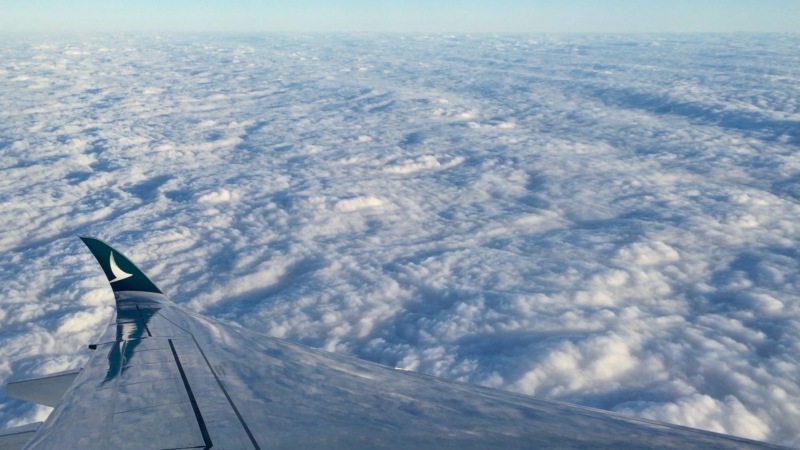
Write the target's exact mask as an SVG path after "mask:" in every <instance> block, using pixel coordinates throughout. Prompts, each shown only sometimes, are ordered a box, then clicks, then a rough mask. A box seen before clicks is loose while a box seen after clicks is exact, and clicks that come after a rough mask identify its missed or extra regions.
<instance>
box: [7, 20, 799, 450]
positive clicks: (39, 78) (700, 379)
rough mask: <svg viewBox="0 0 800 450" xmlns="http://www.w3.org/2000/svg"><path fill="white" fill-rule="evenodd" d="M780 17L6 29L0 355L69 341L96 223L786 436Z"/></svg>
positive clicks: (330, 319)
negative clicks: (563, 25)
mask: <svg viewBox="0 0 800 450" xmlns="http://www.w3.org/2000/svg"><path fill="white" fill-rule="evenodd" d="M798 44H800V42H798V37H797V36H793V35H772V36H758V35H702V36H693V35H653V36H647V35H642V36H633V37H631V36H623V37H619V36H600V35H596V36H571V37H570V36H567V37H563V36H562V37H552V36H551V37H548V36H500V37H493V36H473V37H470V36H441V35H436V36H426V35H364V36H360V35H335V36H323V35H315V36H302V35H269V36H238V37H233V36H198V37H191V36H179V37H176V36H155V35H148V36H117V37H113V38H109V37H103V38H99V37H98V38H80V39H79V38H58V39H56V38H53V39H48V38H45V37H29V38H21V37H14V38H12V37H9V36H6V37H3V38H2V41H0V46H1V47H0V48H2V49H3V52H2V53H0V80H1V81H0V117H2V120H0V155H2V173H3V176H2V177H0V210H1V211H2V216H1V217H2V219H1V220H0V267H2V270H0V273H2V274H3V275H2V283H0V302H2V303H1V304H2V309H0V381H2V382H3V383H5V381H7V380H9V379H10V378H20V377H25V376H28V375H34V374H44V373H50V372H56V371H59V370H65V369H67V368H71V367H79V366H80V365H81V364H82V363H83V362H84V361H85V360H86V353H85V346H86V344H88V343H90V342H92V339H94V337H95V335H96V334H97V333H98V332H99V330H100V329H101V327H102V325H103V324H104V323H105V321H107V320H108V318H109V317H110V315H111V312H112V308H111V303H112V297H111V293H110V290H109V289H108V288H107V286H106V285H105V281H104V279H103V277H102V276H101V273H100V272H99V271H98V268H97V267H96V266H95V264H94V262H93V260H92V258H91V255H90V254H89V253H88V252H87V251H85V249H83V248H82V246H81V243H80V242H79V241H78V239H77V238H76V236H78V235H94V236H98V237H101V238H104V239H106V240H108V241H109V242H110V243H112V245H115V246H117V247H118V248H120V249H121V250H122V251H123V252H125V253H126V254H127V256H128V257H130V259H131V260H133V261H136V262H137V263H139V265H140V266H141V267H142V268H143V269H144V270H145V271H146V272H147V273H148V274H149V275H150V276H151V278H152V279H153V280H154V281H155V282H156V284H158V285H159V287H161V288H162V290H164V291H165V292H166V293H167V294H168V295H170V296H171V298H172V299H173V300H174V301H176V302H179V303H182V304H185V305H187V306H188V307H190V308H192V309H194V310H197V311H200V312H203V313H204V314H208V315H210V316H212V317H216V318H219V319H222V320H226V321H228V322H231V323H236V324H240V325H242V326H245V327H248V328H251V329H254V330H257V331H261V332H264V333H267V334H270V335H273V336H279V337H283V338H287V339H290V340H294V341H299V342H302V343H306V344H309V345H312V346H316V347H321V348H325V349H327V350H331V351H336V352H342V353H348V354H352V355H355V356H358V357H361V358H365V359H368V360H372V361H376V362H379V363H382V364H387V365H391V366H397V367H402V368H406V369H409V370H415V371H420V372H424V373H428V374H433V375H437V376H442V377H445V378H450V379H455V380H461V381H468V382H472V383H479V384H484V385H488V386H493V387H497V388H502V389H508V390H513V391H516V392H521V393H525V394H531V395H537V396H541V397H546V398H552V399H559V400H565V401H570V402H576V403H579V404H583V405H588V406H594V407H600V408H605V409H610V410H614V411H620V412H624V413H627V414H632V415H636V416H641V417H647V418H652V419H657V420H663V421H668V422H673V423H680V424H685V425H689V426H693V427H699V428H704V429H709V430H714V431H720V432H725V433H730V434H736V435H739V436H745V437H750V438H755V439H762V440H768V441H771V442H776V443H782V444H788V445H794V446H798V445H800V426H798V423H800V409H798V407H797V402H796V399H797V398H800V386H798V384H797V382H796V380H798V379H800V356H798V355H800V294H798V293H799V292H800V289H798V288H800V255H799V254H798V250H797V244H798V242H800V225H798V224H800V203H799V202H800V188H799V187H798V186H800V184H799V183H798V182H799V181H800V157H798V154H800V153H799V152H798V149H799V148H800V134H798V133H800V132H799V131H798V130H800V103H798V101H797V99H798V98H800V79H798V75H797V73H796V72H797V71H796V70H794V67H796V63H797V56H796V49H797V46H798ZM46 414H47V410H46V409H34V408H33V407H32V406H29V405H26V404H23V403H22V402H18V401H16V400H13V399H10V398H8V397H6V396H5V395H4V394H2V393H0V423H6V424H17V423H24V422H26V421H29V420H30V419H32V418H34V417H37V416H38V417H39V418H41V417H44V416H46Z"/></svg>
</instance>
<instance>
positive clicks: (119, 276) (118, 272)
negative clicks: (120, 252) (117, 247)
mask: <svg viewBox="0 0 800 450" xmlns="http://www.w3.org/2000/svg"><path fill="white" fill-rule="evenodd" d="M110 263H111V273H113V274H114V279H113V280H111V281H110V283H116V282H117V281H120V280H124V279H125V278H130V277H132V276H133V274H130V273H128V272H125V271H124V270H122V269H120V268H119V266H118V265H117V262H116V261H114V252H111V261H110Z"/></svg>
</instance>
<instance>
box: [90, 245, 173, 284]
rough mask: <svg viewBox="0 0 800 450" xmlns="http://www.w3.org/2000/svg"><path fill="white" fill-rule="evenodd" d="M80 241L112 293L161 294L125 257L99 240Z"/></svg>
mask: <svg viewBox="0 0 800 450" xmlns="http://www.w3.org/2000/svg"><path fill="white" fill-rule="evenodd" d="M81 240H82V241H83V243H84V244H86V246H87V247H89V251H91V252H92V254H93V255H94V257H95V258H97V262H98V263H100V267H102V268H103V272H105V274H106V277H107V278H108V282H109V283H110V284H111V289H113V290H114V292H120V291H139V292H153V293H156V294H162V292H161V290H159V289H158V288H157V287H156V285H155V284H153V282H152V281H150V279H149V278H147V276H145V274H144V273H142V271H141V270H139V268H138V267H136V266H135V265H134V264H133V263H132V262H131V261H130V260H129V259H128V258H126V257H125V255H123V254H122V253H120V252H119V251H117V250H116V249H114V248H113V247H111V246H110V245H108V244H106V243H105V242H103V241H101V240H100V239H95V238H93V237H86V236H81Z"/></svg>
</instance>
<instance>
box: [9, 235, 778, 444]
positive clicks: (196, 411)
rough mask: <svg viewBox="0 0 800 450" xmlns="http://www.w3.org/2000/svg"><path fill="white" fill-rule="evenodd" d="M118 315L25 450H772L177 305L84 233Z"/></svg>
mask: <svg viewBox="0 0 800 450" xmlns="http://www.w3.org/2000/svg"><path fill="white" fill-rule="evenodd" d="M81 239H83V241H84V243H86V245H87V247H89V250H90V251H91V252H92V253H93V254H94V256H95V257H96V258H97V260H98V262H99V263H100V265H101V267H102V268H103V271H104V272H105V274H106V277H107V278H108V280H109V282H110V283H111V287H112V290H113V291H114V296H115V299H116V305H117V310H116V314H115V317H114V318H113V319H112V321H111V323H109V326H108V328H107V329H106V331H105V333H104V335H103V337H102V338H101V340H100V342H99V343H98V344H94V345H93V346H92V347H94V348H95V349H96V352H95V353H94V354H93V355H92V357H91V359H90V360H89V362H88V363H87V364H86V366H85V367H84V369H83V370H82V371H81V372H80V374H78V376H77V378H76V380H75V382H74V383H73V385H72V387H71V388H70V389H69V390H68V391H67V392H66V394H65V395H64V398H63V399H62V400H61V402H60V403H59V405H58V406H57V407H56V408H55V409H54V410H53V412H52V414H51V415H50V417H49V418H48V419H47V421H46V422H45V423H44V424H43V425H42V426H41V427H40V428H39V429H38V431H37V432H36V434H35V436H34V438H33V439H32V440H31V441H30V442H29V443H28V445H27V446H26V447H25V448H28V449H49V448H53V449H56V448H59V449H60V448H137V449H138V448H162V449H163V448H206V449H209V448H240V449H260V448H320V447H324V448H348V449H350V448H436V449H439V448H458V449H472V448H526V449H527V448H533V447H551V448H587V447H592V448H596V447H607V448H637V449H638V448H680V449H687V448H736V449H749V448H779V447H775V446H772V445H769V444H765V443H760V442H754V441H749V440H745V439H739V438H735V437H731V436H725V435H720V434H715V433H710V432H705V431H700V430H694V429H690V428H685V427H679V426H674V425H668V424H662V423H656V422H650V421H644V420H638V419H633V418H628V417H624V416H621V415H617V414H613V413H609V412H605V411H600V410H595V409H591V408H584V407H580V406H575V405H569V404H565V403H560V402H553V401H547V400H542V399H537V398H533V397H528V396H522V395H516V394H512V393H509V392H506V391H500V390H495V389H489V388H484V387H479V386H474V385H469V384H464V383H456V382H450V381H446V380H442V379H438V378H434V377H429V376H425V375H421V374H416V373H413V372H405V371H398V370H395V369H392V368H389V367H384V366H380V365H376V364H373V363H370V362H367V361H363V360H359V359H355V358H351V357H347V356H343V355H338V354H333V353H328V352H324V351H320V350H316V349H312V348H308V347H305V346H302V345H298V344H294V343H291V342H287V341H284V340H281V339H276V338H272V337H268V336H266V335H262V334H259V333H256V332H253V331H250V330H246V329H243V328H239V327H235V326H231V325H226V324H222V323H219V322H216V321H214V320H211V319H209V318H206V317H203V316H201V315H198V314H195V313H193V312H191V311H188V310H186V309H183V308H181V307H180V306H178V305H175V304H174V303H172V302H171V301H169V299H167V298H166V297H165V296H164V294H163V293H162V292H161V291H160V290H159V289H158V288H157V287H156V286H155V284H153V283H152V282H151V281H150V280H149V279H148V278H147V277H146V276H145V275H144V274H143V273H142V272H141V271H140V270H139V269H138V268H136V266H135V265H133V264H132V263H131V262H130V260H128V259H127V258H126V257H125V256H123V255H122V254H121V253H119V252H118V251H116V250H114V249H113V248H112V247H110V246H109V245H107V244H105V243H104V242H102V241H100V240H97V239H94V238H81Z"/></svg>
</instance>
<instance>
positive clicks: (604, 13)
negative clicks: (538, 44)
mask: <svg viewBox="0 0 800 450" xmlns="http://www.w3.org/2000/svg"><path fill="white" fill-rule="evenodd" d="M2 4H3V8H2V9H3V14H2V16H0V30H4V31H131V30H155V31H226V32H231V31H247V32H252V31H257V32H269V31H398V32H413V31H425V32H430V31H433V32H437V31H438V32H450V31H458V32H653V31H655V32H659V31H673V32H693V31H696V32H734V31H758V32H769V31H778V32H787V31H788V32H800V2H798V1H797V0H730V1H720V0H673V1H669V0H667V1H661V2H655V1H645V2H643V1H637V0H561V1H554V0H504V1H502V0H501V1H489V0H460V1H456V0H427V1H426V0H406V1H401V2H398V1H387V0H370V1H367V0H298V1H289V0H277V1H257V0H231V1H210V0H191V1H189V0H171V1H163V0H135V1H133V0H123V1H113V2H109V1H101V0H76V1H70V2H65V1H54V0H4V1H3V3H2Z"/></svg>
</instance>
